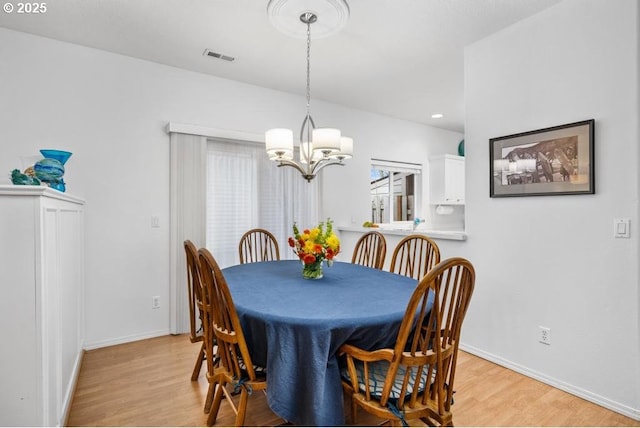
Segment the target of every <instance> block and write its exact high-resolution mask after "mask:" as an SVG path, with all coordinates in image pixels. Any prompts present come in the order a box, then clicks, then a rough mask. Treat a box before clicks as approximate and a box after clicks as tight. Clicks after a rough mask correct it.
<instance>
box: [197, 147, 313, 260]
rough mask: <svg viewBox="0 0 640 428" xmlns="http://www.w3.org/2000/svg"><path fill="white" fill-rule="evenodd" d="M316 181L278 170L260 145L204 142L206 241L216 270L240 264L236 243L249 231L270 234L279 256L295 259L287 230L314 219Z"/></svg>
mask: <svg viewBox="0 0 640 428" xmlns="http://www.w3.org/2000/svg"><path fill="white" fill-rule="evenodd" d="M318 180H319V177H317V178H316V179H315V180H313V181H312V182H311V183H308V182H307V181H306V180H303V179H302V177H301V176H300V173H298V172H297V171H295V170H294V169H293V168H278V167H276V165H275V164H274V163H273V162H272V161H270V160H269V159H268V157H267V155H266V153H265V151H264V145H263V144H255V143H243V142H237V141H224V140H217V139H216V140H209V141H208V143H207V219H206V230H207V242H206V246H207V248H209V250H210V251H211V252H212V254H213V255H214V257H215V258H216V260H217V262H218V263H219V264H220V267H222V268H224V267H227V266H231V265H234V264H238V263H239V262H240V260H239V258H238V243H239V242H240V238H241V237H242V235H243V234H244V233H245V232H246V231H247V230H249V229H252V228H255V227H260V228H264V229H267V230H269V231H270V232H271V233H273V234H274V235H275V236H276V238H277V240H278V245H279V247H280V258H282V259H289V258H294V254H293V252H292V251H289V246H288V244H287V238H288V237H289V236H291V234H292V231H291V226H292V225H293V223H294V222H297V223H298V224H299V225H301V226H302V227H306V225H308V224H316V223H317V221H318V212H319V211H318V206H319V205H318V194H319V191H318V187H319V185H320V184H319V181H318Z"/></svg>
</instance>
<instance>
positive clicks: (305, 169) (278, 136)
mask: <svg viewBox="0 0 640 428" xmlns="http://www.w3.org/2000/svg"><path fill="white" fill-rule="evenodd" d="M334 1H335V0H334ZM286 3H287V0H271V1H270V3H269V6H268V11H269V13H270V14H271V13H273V12H274V11H276V10H286V9H287V8H286V7H284V4H286ZM338 3H339V4H343V5H344V7H345V9H344V10H346V12H347V16H348V6H347V5H346V2H345V1H344V0H338ZM276 4H277V7H276ZM299 20H300V22H302V23H303V24H305V25H306V27H307V29H306V30H307V32H306V35H307V86H306V89H307V94H306V95H307V113H306V115H305V117H304V120H303V121H302V126H301V127H300V142H299V144H300V148H299V150H297V151H296V152H297V154H298V159H297V160H296V159H295V158H294V148H293V146H294V141H293V131H292V130H290V129H286V128H273V129H269V130H268V131H266V132H265V149H266V151H267V154H268V155H269V159H270V160H272V161H275V162H277V165H278V166H279V167H282V166H290V167H293V168H295V169H297V170H298V171H299V172H300V173H301V174H302V176H303V177H304V178H305V179H306V180H307V181H309V182H310V181H311V180H312V179H313V178H314V177H315V176H316V174H317V173H318V171H320V170H321V169H322V168H324V167H325V166H328V165H344V163H343V161H344V160H345V159H350V158H351V157H353V139H352V138H350V137H346V136H343V135H342V133H341V131H340V130H339V129H336V128H320V127H318V128H316V126H315V123H314V121H313V119H312V118H311V78H310V74H311V24H313V23H314V22H317V20H318V16H317V15H316V14H315V13H312V12H309V11H308V10H305V11H302V13H301V14H300V18H299Z"/></svg>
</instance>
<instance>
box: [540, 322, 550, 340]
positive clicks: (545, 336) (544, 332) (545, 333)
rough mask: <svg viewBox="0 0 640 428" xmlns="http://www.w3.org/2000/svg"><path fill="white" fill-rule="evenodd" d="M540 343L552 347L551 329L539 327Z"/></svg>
mask: <svg viewBox="0 0 640 428" xmlns="http://www.w3.org/2000/svg"><path fill="white" fill-rule="evenodd" d="M538 333H539V336H538V341H539V342H540V343H544V344H545V345H551V329H550V328H548V327H542V326H541V325H539V326H538Z"/></svg>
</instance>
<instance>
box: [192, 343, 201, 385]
mask: <svg viewBox="0 0 640 428" xmlns="http://www.w3.org/2000/svg"><path fill="white" fill-rule="evenodd" d="M203 362H204V341H203V342H202V346H201V347H200V352H199V353H198V358H197V359H196V365H195V366H194V367H193V373H191V380H192V381H196V380H198V377H199V376H200V370H202V363H203Z"/></svg>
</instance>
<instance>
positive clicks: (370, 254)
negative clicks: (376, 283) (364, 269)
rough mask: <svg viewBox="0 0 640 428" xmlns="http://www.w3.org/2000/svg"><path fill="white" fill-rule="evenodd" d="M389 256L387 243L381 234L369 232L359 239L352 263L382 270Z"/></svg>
mask: <svg viewBox="0 0 640 428" xmlns="http://www.w3.org/2000/svg"><path fill="white" fill-rule="evenodd" d="M386 255H387V242H386V241H385V239H384V235H382V233H380V232H376V231H371V232H367V233H365V234H364V235H362V236H361V237H360V239H358V242H356V246H355V248H354V249H353V256H352V257H351V263H356V264H359V265H363V266H368V267H372V268H375V269H382V268H383V266H384V258H385V256H386Z"/></svg>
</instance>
